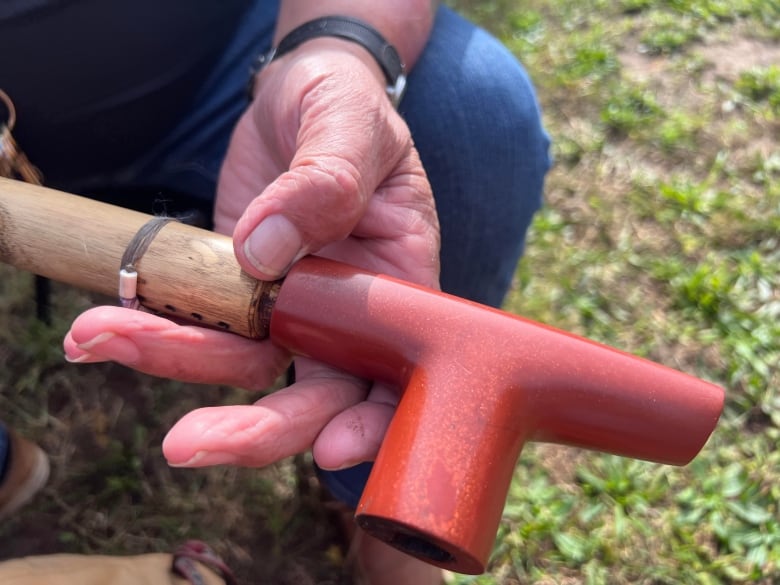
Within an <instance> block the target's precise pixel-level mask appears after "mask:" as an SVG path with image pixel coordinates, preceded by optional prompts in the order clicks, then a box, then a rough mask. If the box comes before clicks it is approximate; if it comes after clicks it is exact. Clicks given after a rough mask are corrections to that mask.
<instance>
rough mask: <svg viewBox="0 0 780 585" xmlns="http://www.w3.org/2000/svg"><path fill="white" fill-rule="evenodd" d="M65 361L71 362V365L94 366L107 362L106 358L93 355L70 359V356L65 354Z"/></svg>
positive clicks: (87, 354) (88, 354) (86, 354)
mask: <svg viewBox="0 0 780 585" xmlns="http://www.w3.org/2000/svg"><path fill="white" fill-rule="evenodd" d="M65 361H67V362H70V363H71V364H85V363H90V364H93V363H96V362H104V361H106V358H102V357H100V356H96V355H92V354H91V353H82V354H81V355H80V356H78V357H70V356H69V355H68V354H65Z"/></svg>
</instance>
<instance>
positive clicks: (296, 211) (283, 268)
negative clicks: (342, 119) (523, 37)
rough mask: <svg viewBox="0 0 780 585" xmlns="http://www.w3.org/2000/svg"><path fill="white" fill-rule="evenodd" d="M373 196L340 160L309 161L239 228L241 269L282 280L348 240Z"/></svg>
mask: <svg viewBox="0 0 780 585" xmlns="http://www.w3.org/2000/svg"><path fill="white" fill-rule="evenodd" d="M372 191H373V187H371V188H370V189H369V187H368V186H366V185H363V184H361V180H360V178H359V176H358V171H357V169H356V168H355V167H354V166H353V165H351V164H350V163H348V162H347V161H346V160H344V159H342V158H339V157H335V156H329V157H322V156H320V157H318V158H309V159H308V160H306V161H303V162H302V164H297V165H295V166H293V167H292V168H291V169H290V170H289V171H287V172H285V173H283V174H282V175H280V176H279V177H278V178H277V179H276V180H275V181H274V182H273V183H271V184H270V185H269V186H268V187H267V188H266V189H265V190H264V191H263V193H262V194H261V195H260V196H259V197H257V198H255V199H254V200H253V201H252V202H251V203H250V204H249V206H248V207H247V208H246V210H245V211H244V213H243V215H242V216H241V218H240V219H239V221H238V222H237V224H236V227H235V230H234V232H233V243H234V247H235V253H236V257H237V258H238V261H239V263H240V264H241V265H242V266H243V267H244V269H245V270H247V272H249V273H250V274H252V275H253V276H255V277H257V278H260V279H277V278H280V277H281V276H283V275H284V274H285V273H286V272H287V270H288V269H289V267H290V266H291V265H292V264H293V263H294V262H295V261H297V260H299V259H300V258H302V257H303V256H305V255H307V254H310V253H314V252H317V251H318V250H320V249H321V248H322V247H323V246H325V245H327V244H329V243H332V242H337V241H341V240H343V239H345V238H347V237H348V236H349V234H350V233H351V232H352V230H353V229H354V228H355V226H356V225H357V223H358V222H359V221H360V218H361V217H362V216H363V214H364V213H365V211H366V206H367V204H368V198H369V197H370V194H371V192H372Z"/></svg>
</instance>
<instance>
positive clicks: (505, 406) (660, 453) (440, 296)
mask: <svg viewBox="0 0 780 585" xmlns="http://www.w3.org/2000/svg"><path fill="white" fill-rule="evenodd" d="M52 218H56V221H52ZM149 219H150V217H149V216H147V215H144V214H141V213H137V212H133V211H129V210H126V209H121V208H118V207H114V206H111V205H107V204H103V203H98V202H95V201H91V200H89V199H84V198H81V197H77V196H74V195H68V194H64V193H59V192H57V191H53V190H50V189H45V188H42V187H35V186H31V185H27V184H23V183H20V182H17V181H10V180H3V179H0V261H2V262H5V263H8V264H11V265H13V266H16V267H17V268H20V269H23V270H28V271H30V272H34V273H36V274H40V275H42V276H46V277H48V278H52V279H54V280H59V281H62V282H65V283H69V284H72V285H75V286H78V287H81V288H86V289H90V290H93V291H96V292H101V293H105V294H111V295H116V290H117V289H116V287H117V274H118V271H119V268H120V259H121V258H122V255H123V253H124V251H125V249H126V248H127V246H128V244H129V243H130V242H131V240H133V238H134V236H135V234H136V233H137V231H138V230H139V229H140V228H141V226H143V225H144V224H145V223H146V222H147V221H148V220H149ZM136 267H137V270H138V273H139V280H138V296H139V299H140V300H141V303H142V304H143V305H144V306H145V307H147V308H149V309H152V310H155V311H158V312H160V313H163V314H168V315H172V316H175V317H177V318H182V317H184V318H189V319H190V320H194V321H197V322H198V323H201V324H203V325H208V326H212V327H219V328H222V329H225V330H229V331H232V332H234V333H238V334H240V335H243V336H246V337H251V338H258V339H259V338H264V337H266V336H270V338H271V339H272V340H273V341H274V342H275V343H276V344H278V345H280V346H283V347H285V348H287V349H288V350H289V351H291V352H292V353H294V354H296V355H302V356H308V357H312V358H315V359H317V360H319V361H322V362H325V363H328V364H331V365H334V366H337V367H339V368H341V369H343V370H345V371H348V372H350V373H352V374H355V375H358V376H361V377H364V378H368V379H374V380H383V381H387V382H391V383H394V384H397V385H398V386H399V387H400V388H401V389H402V392H403V395H402V397H401V401H400V403H399V405H398V409H397V411H396V413H395V415H394V417H393V420H392V422H391V424H390V427H389V428H388V431H387V434H386V436H385V439H384V441H383V443H382V446H381V449H380V451H379V454H378V456H377V459H376V462H375V464H374V467H373V471H372V472H371V476H370V477H369V480H368V484H367V486H366V489H365V491H364V493H363V496H362V498H361V500H360V503H359V505H358V509H357V512H356V520H357V522H358V524H359V525H360V526H362V527H363V528H364V529H365V530H367V531H368V532H369V533H371V534H373V535H374V536H376V537H378V538H380V539H382V540H384V541H386V542H388V543H390V544H391V545H393V546H395V547H397V548H399V549H400V550H403V551H405V552H407V553H409V554H411V555H414V556H416V557H418V558H420V559H422V560H425V561H427V562H430V563H432V564H435V565H438V566H441V567H444V568H447V569H449V570H452V571H456V572H461V573H474V574H476V573H481V572H483V571H484V569H485V564H486V562H487V559H488V556H489V554H490V550H491V548H492V545H493V541H494V539H495V534H496V531H497V527H498V523H499V521H500V518H501V513H502V510H503V506H504V501H505V499H506V495H507V492H508V489H509V485H510V482H511V478H512V473H513V470H514V467H515V465H516V462H517V458H518V456H519V454H520V451H521V449H522V447H523V445H524V444H525V443H526V442H528V441H548V442H555V443H561V444H566V445H573V446H578V447H582V448H587V449H595V450H599V451H604V452H609V453H615V454H618V455H623V456H627V457H635V458H639V459H645V460H649V461H657V462H661V463H669V464H674V465H684V464H685V463H687V462H688V461H690V460H691V459H692V458H693V457H694V456H695V455H696V454H697V453H698V451H699V450H700V449H701V448H702V447H703V445H704V443H705V442H706V441H707V438H708V437H709V435H710V433H711V432H712V431H713V429H714V427H715V425H716V423H717V421H718V418H719V416H720V413H721V410H722V408H723V400H724V392H723V390H722V389H721V388H719V387H717V386H715V385H713V384H710V383H708V382H705V381H702V380H699V379H697V378H694V377H691V376H688V375H686V374H684V373H682V372H678V371H676V370H673V369H670V368H667V367H664V366H661V365H659V364H655V363H653V362H651V361H648V360H645V359H642V358H639V357H636V356H632V355H629V354H626V353H623V352H621V351H618V350H616V349H613V348H610V347H607V346H604V345H601V344H599V343H596V342H593V341H590V340H587V339H584V338H581V337H577V336H575V335H572V334H570V333H566V332H564V331H560V330H557V329H554V328H551V327H547V326H545V325H541V324H539V323H535V322H533V321H529V320H527V319H523V318H522V317H518V316H515V315H512V314H509V313H506V312H503V311H499V310H496V309H492V308H489V307H485V306H482V305H479V304H476V303H472V302H469V301H466V300H463V299H460V298H457V297H454V296H450V295H447V294H444V293H441V292H438V291H434V290H429V289H426V288H423V287H419V286H415V285H412V284H409V283H406V282H403V281H401V280H398V279H394V278H390V277H388V276H382V275H377V274H373V273H370V272H366V271H363V270H359V269H357V268H354V267H352V266H347V265H344V264H340V263H337V262H333V261H329V260H324V259H320V258H314V257H309V258H304V259H303V260H301V261H300V262H298V263H297V264H296V265H295V266H293V268H292V269H291V270H290V272H289V274H288V275H287V277H286V278H285V279H284V280H283V281H277V282H274V283H263V282H259V281H256V280H254V279H253V278H251V277H250V276H248V275H247V274H246V273H244V272H242V270H241V268H240V266H239V265H238V263H237V261H236V260H235V258H234V256H233V247H232V242H231V240H230V238H227V237H224V236H220V235H217V234H214V233H212V232H209V231H206V230H202V229H198V228H194V227H190V226H186V225H183V224H178V223H170V224H167V225H166V226H165V227H163V228H162V230H161V231H160V232H159V234H158V235H157V236H156V237H155V238H154V240H153V241H152V242H151V245H150V246H149V248H148V250H147V251H146V253H145V254H144V255H143V257H142V258H141V259H140V260H139V262H138V263H137V265H136Z"/></svg>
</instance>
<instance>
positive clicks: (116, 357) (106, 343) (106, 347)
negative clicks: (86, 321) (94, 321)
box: [76, 331, 141, 364]
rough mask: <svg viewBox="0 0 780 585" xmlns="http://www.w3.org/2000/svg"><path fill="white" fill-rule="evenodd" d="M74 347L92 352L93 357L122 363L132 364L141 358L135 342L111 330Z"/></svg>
mask: <svg viewBox="0 0 780 585" xmlns="http://www.w3.org/2000/svg"><path fill="white" fill-rule="evenodd" d="M76 347H78V348H79V349H80V350H81V351H85V352H87V353H89V354H92V355H93V357H101V358H105V359H110V360H113V361H115V362H119V363H122V364H134V363H136V362H137V361H138V360H139V359H140V358H141V352H140V351H139V350H138V346H137V345H136V344H135V343H133V342H132V341H130V340H129V339H128V338H127V337H121V336H119V335H117V334H115V333H113V332H111V331H106V332H105V333H101V334H100V335H97V336H95V337H93V338H92V339H90V340H89V341H85V342H84V343H79V344H78V345H77V346H76Z"/></svg>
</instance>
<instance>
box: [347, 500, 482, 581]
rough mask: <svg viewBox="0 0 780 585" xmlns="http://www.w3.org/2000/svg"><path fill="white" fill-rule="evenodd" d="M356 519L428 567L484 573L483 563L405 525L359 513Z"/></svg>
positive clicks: (456, 548)
mask: <svg viewBox="0 0 780 585" xmlns="http://www.w3.org/2000/svg"><path fill="white" fill-rule="evenodd" d="M355 520H356V522H357V523H358V526H360V527H361V528H362V529H363V530H365V531H366V532H367V533H369V534H370V535H371V536H373V537H375V538H378V539H379V540H381V541H383V542H386V543H387V544H389V545H390V546H392V547H394V548H397V549H398V550H400V551H401V552H404V553H406V554H408V555H411V556H413V557H416V558H418V559H420V560H422V561H425V562H426V563H430V564H431V565H436V566H437V567H441V568H443V569H447V570H450V571H454V572H456V573H465V574H469V575H478V574H480V573H483V572H484V570H485V568H484V565H483V563H481V562H480V561H479V560H478V559H476V558H475V557H474V556H473V555H472V554H470V553H468V552H467V551H465V550H462V549H461V548H460V547H458V546H456V545H454V544H452V543H448V542H444V541H442V540H441V539H439V538H436V537H434V536H432V535H430V534H426V533H424V532H422V531H420V530H417V529H415V528H414V527H412V526H409V525H407V524H404V523H401V522H398V521H395V520H389V519H387V518H381V517H379V516H372V515H369V514H358V515H357V516H356V517H355Z"/></svg>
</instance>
